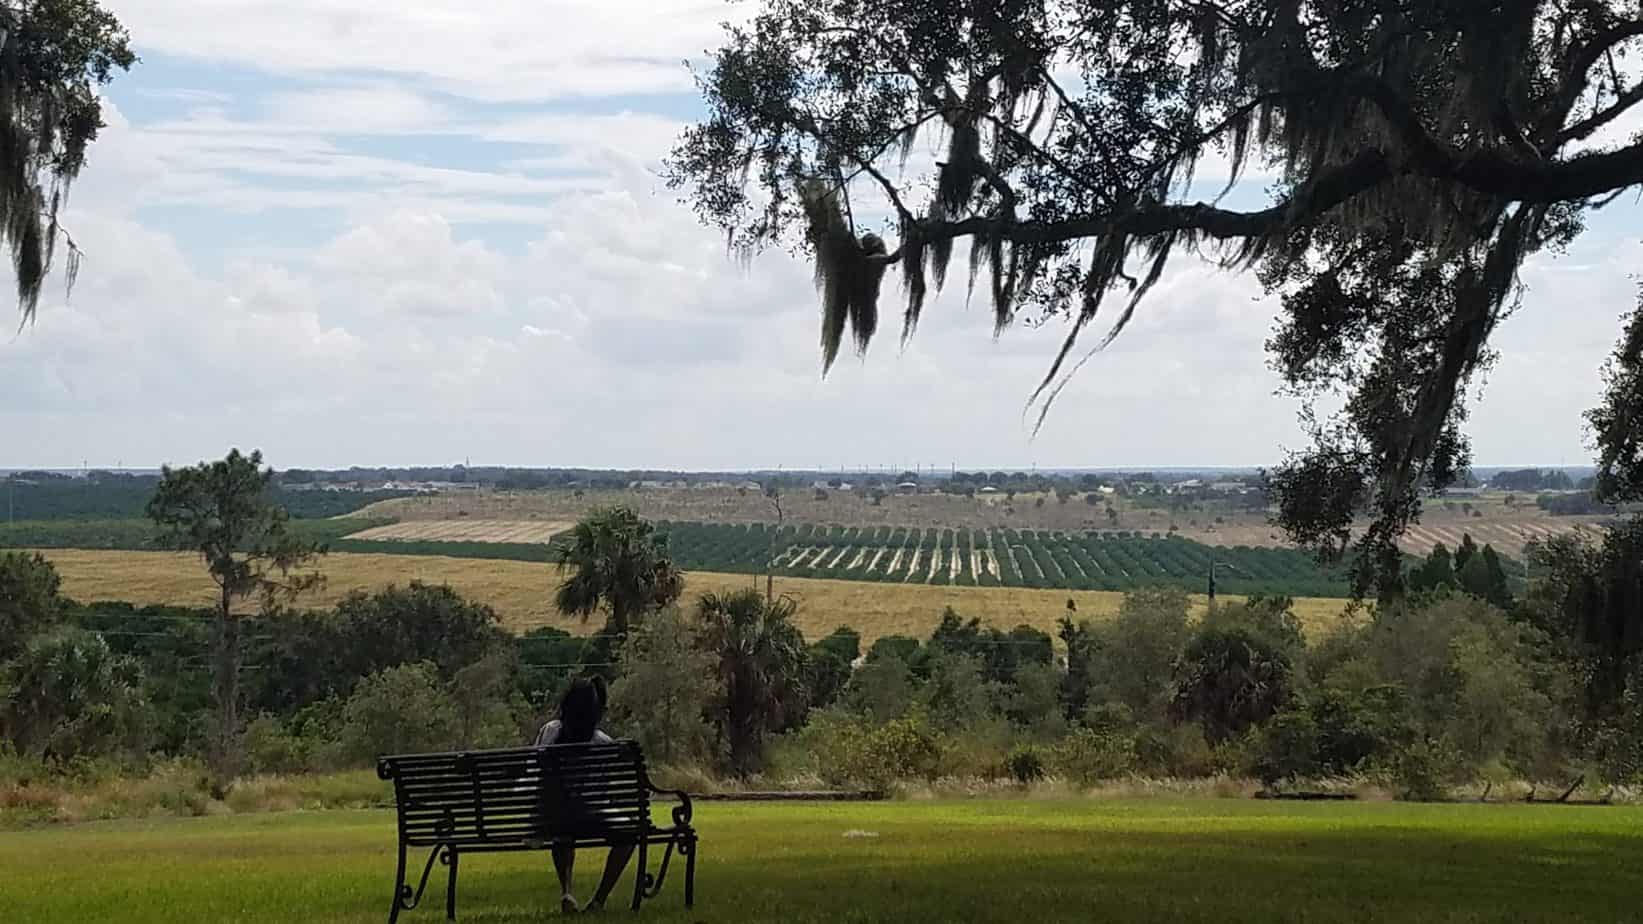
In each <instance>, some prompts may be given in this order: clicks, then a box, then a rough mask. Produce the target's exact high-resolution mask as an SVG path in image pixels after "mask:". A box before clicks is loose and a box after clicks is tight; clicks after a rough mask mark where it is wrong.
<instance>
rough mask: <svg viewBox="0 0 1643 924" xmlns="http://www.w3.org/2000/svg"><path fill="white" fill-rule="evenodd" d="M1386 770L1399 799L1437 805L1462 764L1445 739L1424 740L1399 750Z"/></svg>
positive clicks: (1457, 751)
mask: <svg viewBox="0 0 1643 924" xmlns="http://www.w3.org/2000/svg"><path fill="white" fill-rule="evenodd" d="M1389 769H1390V771H1391V778H1392V783H1393V785H1394V786H1396V787H1397V790H1398V798H1400V799H1407V800H1409V801H1411V802H1436V801H1438V800H1440V799H1442V798H1444V796H1445V795H1447V793H1448V790H1449V786H1450V784H1452V783H1454V782H1456V781H1457V779H1458V778H1459V776H1460V775H1461V771H1462V761H1461V755H1460V751H1459V750H1457V749H1456V748H1455V746H1454V745H1453V744H1450V743H1449V742H1448V741H1447V740H1444V739H1441V738H1439V739H1433V738H1423V739H1420V740H1418V741H1414V742H1411V743H1410V744H1408V745H1407V746H1405V747H1403V748H1402V749H1400V750H1399V751H1398V753H1397V754H1396V755H1394V756H1393V758H1392V763H1391V766H1390V768H1389Z"/></svg>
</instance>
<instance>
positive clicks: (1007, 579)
mask: <svg viewBox="0 0 1643 924" xmlns="http://www.w3.org/2000/svg"><path fill="white" fill-rule="evenodd" d="M658 529H659V531H660V532H662V533H663V534H665V535H666V536H667V538H668V543H669V551H670V553H671V554H672V555H673V556H674V558H675V559H676V560H677V561H678V562H679V563H680V565H681V566H682V567H684V568H686V569H687V570H701V571H722V572H732V573H762V572H764V571H765V570H766V569H767V568H769V569H771V570H773V571H774V572H775V573H777V574H782V575H787V576H792V577H824V578H843V579H848V580H860V581H881V582H892V583H919V584H924V583H928V584H956V585H961V586H982V587H988V586H1004V587H1041V588H1057V589H1066V590H1131V589H1134V588H1137V587H1156V586H1168V587H1180V588H1183V589H1189V590H1197V591H1202V590H1204V589H1205V588H1207V587H1208V585H1209V580H1210V575H1211V571H1212V570H1213V571H1214V572H1215V578H1216V583H1217V585H1218V589H1220V590H1224V591H1226V592H1229V593H1281V594H1289V595H1292V596H1341V595H1344V594H1345V593H1346V590H1347V586H1346V582H1345V579H1344V577H1343V575H1342V574H1341V573H1340V572H1339V570H1338V569H1334V568H1329V567H1325V566H1322V565H1320V564H1319V563H1318V562H1317V561H1316V560H1314V559H1313V558H1312V557H1311V556H1309V555H1307V554H1305V553H1303V552H1301V551H1299V550H1296V549H1287V548H1251V547H1245V546H1239V547H1219V546H1210V545H1205V544H1204V543H1201V542H1195V541H1193V540H1189V539H1185V538H1182V537H1180V536H1176V535H1172V534H1143V533H1131V532H1127V531H1101V532H1058V531H1049V530H1017V529H935V528H925V529H920V528H903V527H889V526H878V527H871V526H868V527H848V526H825V525H817V524H798V525H787V526H781V527H778V526H775V525H771V524H764V523H751V524H746V523H685V522H678V523H668V522H663V523H660V524H658Z"/></svg>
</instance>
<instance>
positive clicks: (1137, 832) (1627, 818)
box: [0, 800, 1643, 924]
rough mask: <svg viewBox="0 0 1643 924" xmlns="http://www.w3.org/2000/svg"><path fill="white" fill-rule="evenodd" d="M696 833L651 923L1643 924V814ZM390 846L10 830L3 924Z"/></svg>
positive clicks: (299, 873) (285, 837)
mask: <svg viewBox="0 0 1643 924" xmlns="http://www.w3.org/2000/svg"><path fill="white" fill-rule="evenodd" d="M697 818H698V827H699V829H700V830H701V833H702V838H703V847H702V853H701V865H700V868H699V870H698V895H697V907H696V910H695V912H694V913H687V912H685V911H684V909H683V907H682V901H681V895H680V892H679V885H680V884H679V882H678V880H677V879H676V878H673V877H672V876H671V875H670V879H669V883H668V888H667V890H666V892H665V893H664V894H663V896H662V897H661V898H660V899H658V900H657V901H656V902H655V903H654V904H650V905H647V906H646V909H645V911H644V913H643V916H642V920H646V921H656V922H664V921H678V922H684V921H726V922H730V921H771V922H776V921H782V922H792V921H885V922H891V921H895V922H919V921H930V922H935V921H955V920H967V921H998V922H1010V924H1020V922H1033V924H1036V922H1044V921H1215V922H1226V921H1250V922H1256V921H1260V922H1270V921H1309V922H1319V921H1322V922H1332V921H1341V922H1349V921H1350V922H1362V921H1399V922H1406V921H1508V920H1510V921H1576V920H1579V921H1631V920H1638V919H1639V917H1640V916H1643V905H1639V903H1638V896H1639V894H1640V891H1643V840H1640V838H1639V837H1638V833H1637V832H1638V824H1639V822H1643V810H1639V809H1631V808H1600V809H1594V808H1577V807H1555V806H1524V805H1495V806H1487V805H1485V806H1479V805H1407V804H1396V803H1360V804H1293V803H1291V804H1274V803H1258V802H1242V801H1231V800H1177V801H1172V800H1145V801H1087V800H1078V801H1049V800H1046V801H1037V800H987V801H968V802H958V803H930V802H924V803H920V802H904V803H879V804H851V805H837V804H833V805H829V804H802V805H799V804H781V805H773V804H722V803H720V804H712V803H710V804H706V805H700V806H698V813H697ZM393 835H394V826H393V816H392V814H391V813H390V812H386V811H368V812H332V813H313V814H285V815H262V816H235V817H223V818H209V819H177V820H164V821H149V822H110V823H99V824H91V825H84V826H78V827H63V828H47V829H38V830H31V831H23V832H11V833H0V868H3V869H5V871H6V875H5V876H0V920H5V921H7V922H33V924H58V922H61V924H70V922H75V924H78V922H83V921H121V922H129V924H136V922H150V921H152V922H159V921H188V922H195V921H211V922H263V921H269V922H272V921H302V922H367V921H382V920H385V919H386V911H387V906H388V898H389V893H390V890H391V874H392V866H393ZM598 865H599V857H598V856H585V857H584V858H583V860H582V862H581V863H579V865H578V870H579V877H580V886H579V889H578V891H579V892H580V893H581V894H582V895H583V896H584V897H585V896H586V894H587V892H588V890H589V889H590V888H591V887H592V881H593V878H594V876H595V875H596V873H597V870H598ZM418 868H419V869H420V865H419V867H418ZM439 872H440V871H438V870H436V874H435V882H434V883H433V884H430V887H429V896H428V897H427V898H426V899H425V903H424V905H423V907H422V908H420V909H418V910H417V911H415V912H411V913H409V914H408V915H407V916H406V917H402V918H401V920H406V921H413V922H414V921H430V922H432V921H438V920H440V919H442V918H443V911H444V907H443V905H444V902H443V892H442V891H440V890H441V889H442V888H443V882H442V880H440V879H439V878H438V876H439ZM675 872H677V870H675ZM556 898H557V894H556V891H555V889H554V888H553V885H552V872H551V866H550V864H549V859H548V857H547V856H546V855H545V854H541V853H532V854H492V855H475V856H471V857H468V858H466V859H464V861H463V863H462V879H461V882H460V885H459V903H458V908H457V914H458V919H459V920H462V921H471V922H520V921H539V920H547V919H550V918H551V917H552V916H553V915H554V914H556V910H555V909H556V904H557V903H556ZM606 914H607V915H612V916H620V917H618V918H617V919H619V920H620V919H626V915H627V912H626V910H625V909H624V910H615V909H613V910H610V911H607V912H606Z"/></svg>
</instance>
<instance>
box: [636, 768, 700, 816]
mask: <svg viewBox="0 0 1643 924" xmlns="http://www.w3.org/2000/svg"><path fill="white" fill-rule="evenodd" d="M645 788H646V789H649V790H650V791H651V792H653V793H655V794H656V795H658V796H672V797H674V798H675V799H678V800H679V804H678V805H675V806H674V807H673V823H674V825H676V826H678V827H681V828H688V827H690V816H691V806H690V793H688V792H685V791H684V790H682V789H662V788H660V787H658V786H657V785H656V784H655V783H652V782H651V781H650V774H648V773H647V774H645Z"/></svg>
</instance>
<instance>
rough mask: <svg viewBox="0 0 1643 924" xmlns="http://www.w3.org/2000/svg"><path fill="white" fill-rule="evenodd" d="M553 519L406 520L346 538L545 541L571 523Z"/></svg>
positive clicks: (432, 540) (436, 540)
mask: <svg viewBox="0 0 1643 924" xmlns="http://www.w3.org/2000/svg"><path fill="white" fill-rule="evenodd" d="M574 525H575V523H574V522H573V521H563V520H561V521H554V520H471V519H467V518H463V519H459V520H409V521H406V522H402V523H390V524H389V525H387V526H374V527H372V528H370V529H366V530H361V531H360V532H357V533H349V534H348V538H349V539H361V540H368V541H387V542H407V541H409V542H417V541H421V542H547V541H549V540H550V539H552V538H553V537H554V536H557V535H559V534H560V533H562V532H564V531H565V530H567V529H570V528H571V527H572V526H574Z"/></svg>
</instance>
